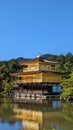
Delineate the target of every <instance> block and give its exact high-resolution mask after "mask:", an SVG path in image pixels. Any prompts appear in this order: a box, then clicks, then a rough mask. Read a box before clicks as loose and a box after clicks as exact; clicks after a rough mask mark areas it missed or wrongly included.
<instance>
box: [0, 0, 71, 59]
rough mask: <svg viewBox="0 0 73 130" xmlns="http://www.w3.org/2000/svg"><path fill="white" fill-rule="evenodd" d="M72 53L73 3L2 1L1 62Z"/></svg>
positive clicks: (0, 17)
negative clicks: (18, 58) (42, 55)
mask: <svg viewBox="0 0 73 130" xmlns="http://www.w3.org/2000/svg"><path fill="white" fill-rule="evenodd" d="M67 52H71V53H72V54H73V0H0V60H9V59H11V58H17V57H26V58H27V57H28V58H31V57H32V58H34V57H36V56H37V55H38V54H39V53H41V54H47V53H48V54H57V55H59V54H64V55H65V54H66V53H67Z"/></svg>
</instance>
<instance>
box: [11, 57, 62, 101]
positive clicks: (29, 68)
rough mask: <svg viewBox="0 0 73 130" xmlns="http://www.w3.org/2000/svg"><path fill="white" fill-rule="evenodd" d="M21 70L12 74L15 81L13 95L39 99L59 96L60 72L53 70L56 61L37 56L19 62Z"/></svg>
mask: <svg viewBox="0 0 73 130" xmlns="http://www.w3.org/2000/svg"><path fill="white" fill-rule="evenodd" d="M20 64H21V65H23V71H22V72H19V73H15V74H13V76H15V77H17V78H18V80H17V81H16V82H15V83H16V85H15V86H16V87H15V94H14V95H15V97H18V98H19V97H21V98H22V99H24V98H31V99H39V98H47V97H60V94H61V86H60V82H61V77H62V74H61V73H58V72H55V66H56V65H58V62H54V61H49V60H46V59H43V58H41V57H37V58H34V59H31V60H28V61H24V62H21V63H20Z"/></svg>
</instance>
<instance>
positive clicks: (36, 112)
mask: <svg viewBox="0 0 73 130" xmlns="http://www.w3.org/2000/svg"><path fill="white" fill-rule="evenodd" d="M61 105H62V104H61V101H60V100H57V101H51V102H47V101H46V102H45V103H44V102H43V103H42V104H34V103H33V104H29V103H28V104H26V103H25V104H17V106H15V108H14V109H13V111H14V113H15V119H19V120H22V124H23V127H24V129H23V130H56V128H55V126H53V123H52V122H54V121H56V122H57V121H58V122H60V121H61V119H60V118H59V117H60V114H61V112H60V111H59V110H61V107H62V106H61Z"/></svg>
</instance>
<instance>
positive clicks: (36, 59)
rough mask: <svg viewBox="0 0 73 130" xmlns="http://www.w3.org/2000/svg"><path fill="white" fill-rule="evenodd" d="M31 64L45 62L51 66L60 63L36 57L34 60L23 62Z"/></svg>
mask: <svg viewBox="0 0 73 130" xmlns="http://www.w3.org/2000/svg"><path fill="white" fill-rule="evenodd" d="M30 62H44V63H50V64H58V62H56V61H49V60H47V59H44V58H42V57H41V56H40V57H36V58H34V59H30V60H27V61H23V62H21V64H25V63H30Z"/></svg>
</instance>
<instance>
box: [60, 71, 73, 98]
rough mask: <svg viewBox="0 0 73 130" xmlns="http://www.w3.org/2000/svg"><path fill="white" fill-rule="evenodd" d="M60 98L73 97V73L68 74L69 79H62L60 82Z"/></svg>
mask: <svg viewBox="0 0 73 130" xmlns="http://www.w3.org/2000/svg"><path fill="white" fill-rule="evenodd" d="M61 86H62V87H63V89H62V96H63V97H68V96H72V95H73V72H72V73H71V74H70V76H69V78H67V79H63V80H62V82H61Z"/></svg>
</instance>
